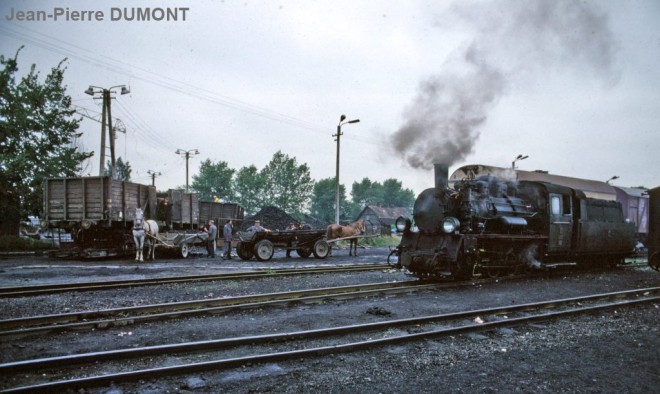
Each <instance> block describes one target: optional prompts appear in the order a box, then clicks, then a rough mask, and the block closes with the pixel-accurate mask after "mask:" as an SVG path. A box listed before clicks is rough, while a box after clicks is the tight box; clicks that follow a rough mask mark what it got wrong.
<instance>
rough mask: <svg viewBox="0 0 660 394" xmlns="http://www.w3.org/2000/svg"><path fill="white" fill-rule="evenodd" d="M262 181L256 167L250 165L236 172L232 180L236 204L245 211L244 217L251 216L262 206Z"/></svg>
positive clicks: (263, 201)
mask: <svg viewBox="0 0 660 394" xmlns="http://www.w3.org/2000/svg"><path fill="white" fill-rule="evenodd" d="M263 190H264V180H263V178H262V175H261V173H259V170H257V167H255V166H254V165H251V166H249V167H243V168H241V169H240V170H238V173H237V174H236V178H235V180H234V195H235V196H236V202H237V203H238V204H240V205H241V206H242V207H243V209H245V213H246V215H253V214H255V213H257V212H258V211H259V209H261V207H262V206H263V205H264V203H265V200H264V194H263Z"/></svg>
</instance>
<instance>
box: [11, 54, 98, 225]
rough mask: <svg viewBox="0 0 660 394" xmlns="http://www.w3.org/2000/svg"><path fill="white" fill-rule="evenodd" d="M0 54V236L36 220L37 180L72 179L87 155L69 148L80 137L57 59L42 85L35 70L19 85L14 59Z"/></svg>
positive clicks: (39, 187) (39, 204)
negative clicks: (23, 221)
mask: <svg viewBox="0 0 660 394" xmlns="http://www.w3.org/2000/svg"><path fill="white" fill-rule="evenodd" d="M19 52H20V48H19V50H18V51H17V52H16V55H15V56H14V57H13V58H5V57H4V56H2V55H0V67H2V69H1V70H0V233H5V234H12V233H13V234H17V233H18V222H19V220H20V219H22V218H27V216H29V215H38V214H39V211H40V210H41V208H42V195H43V192H42V181H43V180H44V179H46V178H52V177H62V176H74V175H75V174H76V173H77V171H78V170H79V169H80V165H81V163H82V161H83V160H85V159H87V158H89V157H91V156H92V154H93V153H87V152H80V151H78V149H77V148H76V147H75V145H74V144H73V142H74V140H75V139H76V138H78V137H80V136H81V133H79V132H78V131H77V130H78V125H79V124H80V121H81V119H82V118H74V117H73V115H74V113H75V111H74V110H73V109H72V108H71V97H70V96H67V95H66V93H65V92H66V87H65V86H63V85H62V81H63V77H64V71H65V70H66V68H65V67H63V63H64V62H65V61H66V59H64V60H62V61H61V62H60V63H59V64H58V65H57V67H55V68H52V69H51V71H50V73H49V74H48V75H46V77H45V79H44V80H43V82H40V81H39V73H38V72H37V71H36V65H34V64H33V65H32V67H31V68H30V71H29V73H28V74H27V75H25V76H23V77H22V78H21V79H20V81H19V82H17V81H16V77H15V74H16V72H17V71H18V62H17V59H18V54H19Z"/></svg>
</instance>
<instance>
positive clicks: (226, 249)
mask: <svg viewBox="0 0 660 394" xmlns="http://www.w3.org/2000/svg"><path fill="white" fill-rule="evenodd" d="M233 230H234V228H233V225H232V221H231V219H229V220H227V222H226V223H225V225H224V227H223V228H222V236H223V241H224V242H223V244H222V252H223V256H224V258H226V259H227V260H231V239H232V233H233Z"/></svg>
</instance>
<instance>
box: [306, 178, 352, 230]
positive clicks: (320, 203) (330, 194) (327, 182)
mask: <svg viewBox="0 0 660 394" xmlns="http://www.w3.org/2000/svg"><path fill="white" fill-rule="evenodd" d="M342 197H343V201H342ZM339 198H340V207H343V206H346V204H345V203H346V201H345V200H346V197H345V188H343V186H342V185H340V188H339ZM341 202H343V204H341ZM309 211H310V213H311V214H312V216H314V217H315V218H317V219H319V220H322V221H324V222H327V223H334V222H335V178H325V179H321V180H320V181H318V182H316V183H315V184H314V189H313V190H312V199H311V204H310V208H309ZM340 214H341V212H340Z"/></svg>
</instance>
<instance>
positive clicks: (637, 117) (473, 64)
mask: <svg viewBox="0 0 660 394" xmlns="http://www.w3.org/2000/svg"><path fill="white" fill-rule="evenodd" d="M135 5H139V6H140V7H142V8H143V9H144V8H148V7H151V11H154V8H159V7H160V8H163V9H168V8H169V9H170V10H172V11H173V10H176V9H178V21H165V20H163V21H154V20H151V21H137V20H133V21H127V20H125V17H126V16H128V17H130V15H131V7H132V6H135ZM57 7H59V8H62V9H64V15H60V16H58V18H57V21H55V20H53V19H54V18H49V19H48V20H46V21H28V20H22V21H19V20H16V18H14V20H7V16H11V14H12V8H13V13H14V16H15V15H16V12H17V11H44V12H45V13H46V14H53V15H54V14H55V12H56V10H55V8H57ZM67 8H68V11H69V12H72V11H83V10H84V11H90V10H91V11H100V12H102V13H103V20H92V21H73V20H66V9H67ZM113 8H117V9H119V10H121V11H122V12H121V13H119V12H118V11H117V10H115V11H114V12H113ZM180 8H188V10H186V11H185V20H183V17H184V11H183V10H181V9H180ZM124 9H127V11H128V13H126V12H124ZM0 14H1V20H2V22H0V54H2V55H4V56H5V57H7V56H13V55H14V53H15V52H16V50H17V49H18V48H19V47H20V46H21V45H24V46H25V47H24V48H23V50H22V51H21V52H20V55H19V67H20V70H19V75H24V74H25V73H26V72H27V71H28V70H29V67H30V65H31V64H33V63H35V64H36V65H37V68H38V70H40V71H41V72H42V76H43V75H45V74H46V73H47V72H48V71H49V70H50V68H51V67H54V66H55V65H57V63H59V62H60V61H61V60H62V59H63V58H68V60H67V62H66V66H67V71H66V73H65V84H66V86H67V91H68V94H69V95H70V96H71V97H72V98H73V103H74V104H75V105H77V106H80V107H82V108H85V109H87V110H89V111H90V112H91V113H96V114H98V113H99V112H100V102H99V100H93V99H92V97H91V96H88V95H86V94H84V91H85V89H87V87H88V86H89V85H94V86H100V87H103V88H110V87H112V86H117V85H127V86H130V90H131V93H130V94H129V95H123V96H121V95H118V96H117V98H116V100H113V103H112V115H113V117H116V118H119V119H121V121H122V122H123V124H125V126H126V134H125V135H124V134H119V136H118V140H117V155H118V156H121V157H122V158H124V159H125V160H128V161H129V162H130V164H131V167H132V169H133V181H135V182H140V183H149V182H150V181H151V178H150V176H149V175H148V174H147V171H148V170H151V171H155V172H160V173H162V176H159V177H158V178H156V186H157V187H158V189H159V190H164V189H168V188H174V187H177V186H180V185H184V184H185V160H184V159H183V158H182V157H181V156H180V155H176V154H175V153H174V152H175V151H176V150H177V149H182V150H189V149H198V150H199V152H200V154H199V155H197V156H194V157H193V158H191V160H190V172H191V178H192V175H194V174H196V173H197V171H198V169H199V164H200V162H201V161H202V160H204V159H207V158H208V159H211V160H212V161H214V162H217V161H221V160H222V161H226V162H227V163H228V165H229V166H230V167H232V168H235V169H237V170H238V169H240V168H241V167H244V166H249V165H255V166H256V167H257V168H259V169H261V168H263V167H264V166H265V165H266V164H267V163H268V162H269V161H270V159H271V158H272V156H273V154H274V153H275V152H276V151H278V150H281V151H282V152H283V153H285V154H287V155H289V156H291V157H295V158H296V159H297V160H298V163H306V164H307V165H308V166H309V167H310V169H311V175H312V177H313V178H314V179H316V180H320V179H323V178H331V177H334V176H335V160H336V143H335V141H334V139H333V137H332V135H333V134H335V133H336V131H337V130H336V128H337V123H338V122H339V117H340V115H341V114H346V116H347V117H348V119H355V118H359V119H360V123H357V124H348V125H345V126H343V128H342V131H343V132H344V135H343V136H342V138H341V166H340V168H341V169H340V171H341V174H340V181H341V183H342V184H345V185H346V186H347V190H349V191H350V187H351V184H352V183H353V182H354V181H360V180H361V179H362V178H364V177H368V178H369V179H371V180H372V181H381V182H382V181H383V180H385V179H388V178H392V177H394V178H397V179H400V180H401V181H402V182H403V186H404V187H406V188H411V189H413V190H414V191H415V192H416V193H419V192H421V191H422V190H423V189H425V188H427V187H431V186H432V185H433V176H432V174H431V172H430V171H429V168H430V166H431V165H432V164H433V162H441V163H445V164H447V165H449V166H450V171H453V170H454V169H456V168H458V167H459V166H461V165H465V164H485V165H494V166H503V167H509V166H511V162H512V161H513V159H514V158H515V157H516V156H517V155H518V154H523V155H528V156H529V158H528V159H526V160H524V161H520V162H518V163H516V164H517V165H518V166H519V168H520V169H524V170H537V169H541V170H546V171H549V172H550V173H552V174H557V175H565V176H573V177H579V178H585V179H593V180H602V181H605V180H607V179H609V178H610V177H612V176H614V175H616V176H619V177H620V178H619V179H618V180H616V181H614V182H613V184H615V185H619V186H640V185H643V186H646V187H655V186H660V168H659V167H660V166H659V164H660V159H659V158H658V157H659V155H658V153H659V149H660V23H658V21H660V2H658V1H657V0H648V1H641V0H640V1H614V0H610V1H575V0H565V1H561V0H548V1H533V0H530V1H522V0H519V1H513V0H511V1H506V0H501V1H455V2H454V1H437V0H431V1H382V0H374V1H363V0H350V1H337V0H333V1H290V0H282V1H265V0H264V1H251V0H243V1H231V0H226V1H194V2H192V1H184V0H179V1H140V2H135V1H129V0H123V1H94V2H90V1H73V0H60V1H11V0H10V1H2V2H0ZM26 15H28V14H26ZM120 15H121V17H122V18H121V19H122V20H119V21H113V20H112V17H113V16H114V17H117V16H120ZM158 15H159V14H158V11H155V16H158ZM117 90H118V89H117ZM81 131H82V132H83V133H84V136H83V138H82V139H81V141H80V144H81V145H82V146H83V147H84V149H85V150H88V151H94V152H95V156H94V157H93V158H92V159H91V160H90V162H89V163H88V164H87V166H86V168H85V174H91V175H98V171H99V150H100V134H101V125H100V124H99V123H96V122H94V121H93V120H90V119H87V118H85V119H84V120H83V121H82V123H81ZM108 157H109V153H108Z"/></svg>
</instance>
